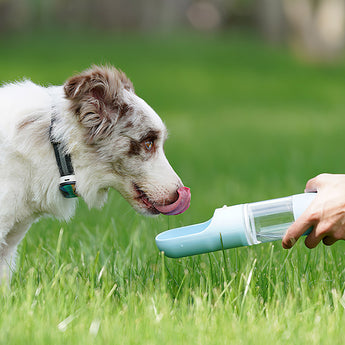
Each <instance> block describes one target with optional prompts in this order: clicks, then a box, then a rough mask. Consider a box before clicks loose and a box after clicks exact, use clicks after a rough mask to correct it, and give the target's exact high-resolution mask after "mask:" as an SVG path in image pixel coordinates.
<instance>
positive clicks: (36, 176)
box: [0, 66, 191, 279]
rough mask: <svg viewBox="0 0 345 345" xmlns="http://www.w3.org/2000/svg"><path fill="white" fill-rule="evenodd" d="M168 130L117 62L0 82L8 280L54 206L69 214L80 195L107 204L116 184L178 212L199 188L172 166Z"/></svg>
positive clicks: (0, 222) (138, 205) (153, 209)
mask: <svg viewBox="0 0 345 345" xmlns="http://www.w3.org/2000/svg"><path fill="white" fill-rule="evenodd" d="M166 139H167V129H166V127H165V125H164V124H163V122H162V120H161V118H160V117H159V116H158V115H157V114H156V113H155V111H154V110H153V109H152V108H151V107H150V106H149V105H148V104H147V103H146V102H145V101H144V100H143V99H141V98H140V97H138V96H137V95H136V93H135V91H134V87H133V84H132V82H131V81H130V80H129V78H128V77H127V76H126V75H125V74H124V73H123V72H122V71H120V70H118V69H116V68H114V67H112V66H92V67H91V68H90V69H88V70H86V71H84V72H82V73H80V74H77V75H75V76H73V77H71V78H69V79H68V80H67V81H66V82H65V83H64V85H62V86H49V87H43V86H39V85H36V84H34V83H33V82H31V81H30V80H24V81H21V82H15V83H10V84H5V85H3V86H2V87H1V88H0V150H1V153H0V180H1V182H2V190H1V193H0V205H1V207H0V279H3V278H4V277H6V279H10V276H11V272H12V271H13V270H14V269H15V256H16V251H17V246H18V244H19V243H20V241H21V240H22V239H23V237H24V236H25V234H26V232H27V230H28V229H29V228H30V226H31V224H32V223H33V222H35V221H36V220H38V219H39V218H40V217H42V216H44V215H52V216H54V217H56V218H58V219H60V220H66V221H67V220H69V219H70V218H71V217H72V216H73V214H74V212H75V208H76V205H77V200H78V198H77V197H78V196H79V197H81V198H83V199H84V200H85V202H86V204H87V205H88V206H89V207H90V208H92V207H101V206H102V205H103V204H104V202H105V201H106V199H107V194H108V190H109V188H114V189H116V190H117V191H119V192H120V194H121V195H122V196H123V197H124V198H125V199H126V200H127V201H128V202H129V203H130V205H131V206H132V207H133V208H134V209H135V210H136V211H138V212H139V213H142V214H145V215H156V214H160V213H161V214H165V215H176V214H180V213H182V212H184V211H185V210H186V209H187V208H188V207H189V205H190V199H191V197H190V190H189V188H187V187H184V185H183V184H182V182H181V180H180V178H179V177H178V175H177V174H176V173H175V171H174V170H173V168H172V167H171V166H170V164H169V162H168V160H167V158H166V157H165V154H164V149H163V144H164V142H165V140H166Z"/></svg>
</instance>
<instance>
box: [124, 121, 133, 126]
mask: <svg viewBox="0 0 345 345" xmlns="http://www.w3.org/2000/svg"><path fill="white" fill-rule="evenodd" d="M133 127H134V123H133V122H132V121H128V122H127V123H126V124H125V126H124V128H133Z"/></svg>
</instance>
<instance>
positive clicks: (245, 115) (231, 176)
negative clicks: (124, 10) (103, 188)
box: [0, 32, 345, 345]
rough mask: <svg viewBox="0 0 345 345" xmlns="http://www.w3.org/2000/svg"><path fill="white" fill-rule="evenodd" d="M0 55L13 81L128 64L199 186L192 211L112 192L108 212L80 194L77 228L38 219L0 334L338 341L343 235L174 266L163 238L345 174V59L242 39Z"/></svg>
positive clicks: (38, 41)
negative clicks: (133, 202)
mask: <svg viewBox="0 0 345 345" xmlns="http://www.w3.org/2000/svg"><path fill="white" fill-rule="evenodd" d="M0 50H1V54H0V76H1V79H2V80H3V81H9V80H14V79H20V78H22V77H23V76H26V77H30V78H31V79H33V80H34V81H35V82H39V83H42V84H49V83H62V82H63V81H64V80H65V78H67V77H68V76H70V75H71V74H72V73H73V72H75V71H80V70H82V69H84V68H86V67H88V66H89V65H90V64H92V63H111V64H114V65H116V66H118V67H120V68H121V69H123V70H124V71H126V72H127V74H128V75H129V76H130V77H131V79H132V81H133V82H134V85H135V87H136V90H137V93H138V94H139V95H140V96H142V97H143V98H145V99H146V100H147V101H148V102H149V103H150V104H151V105H152V106H153V108H154V109H156V110H157V112H158V113H159V114H160V115H161V117H162V118H163V119H164V121H165V122H166V124H167V126H168V128H169V130H170V138H169V140H168V142H167V144H166V148H165V151H166V153H167V156H168V158H169V160H170V162H171V163H172V165H173V166H174V168H175V169H176V171H177V172H178V173H179V174H180V176H181V177H182V179H183V181H184V183H185V184H186V185H188V186H190V187H191V190H192V196H193V197H192V206H191V208H190V210H188V211H187V212H186V213H185V214H183V215H180V216H176V217H163V216H161V217H158V218H153V219H151V218H144V217H142V216H140V215H137V214H135V212H134V211H133V210H132V209H131V208H130V207H129V206H128V205H127V203H126V202H125V201H124V200H122V199H121V198H120V196H119V195H118V194H117V193H116V192H115V191H112V192H111V193H110V195H109V202H108V203H107V205H106V206H105V207H104V208H103V209H102V210H88V209H87V207H86V206H85V204H84V203H83V201H80V207H79V208H78V211H77V214H76V217H75V218H74V219H73V220H72V221H71V222H70V223H68V224H65V223H59V222H57V221H55V220H53V219H49V218H45V219H42V220H41V221H40V222H38V223H36V224H34V225H33V227H32V228H31V230H30V232H29V233H28V234H27V236H26V238H25V239H24V241H23V243H22V244H21V246H20V248H19V254H18V265H17V271H16V272H15V273H14V274H13V280H12V283H11V290H10V291H8V290H6V289H5V288H3V293H2V294H1V296H0V299H1V301H0V304H1V308H2V312H1V314H0V329H1V332H0V344H27V343H32V344H37V345H39V344H49V343H52V344H109V343H112V344H176V343H178V344H180V343H181V344H291V343H293V344H305V343H307V342H308V343H309V344H341V343H343V339H342V325H343V324H344V321H345V315H344V307H345V297H344V289H345V286H344V282H345V270H344V267H345V259H344V258H345V256H344V251H345V250H344V249H345V248H344V244H343V243H336V244H335V245H334V246H332V247H330V248H328V247H324V246H322V245H320V246H319V247H318V248H317V249H314V250H308V249H307V248H306V247H304V245H303V242H302V241H300V243H298V244H297V245H296V246H295V248H294V249H292V250H291V251H284V250H283V249H282V248H281V244H280V243H279V242H276V243H274V244H272V243H268V244H264V245H259V246H253V247H245V248H238V249H233V250H228V251H225V252H217V253H210V254H204V255H200V256H195V257H189V258H183V259H178V260H176V259H169V258H165V257H163V256H162V255H161V254H160V253H159V252H158V250H157V249H156V247H155V244H154V237H155V235H156V234H158V233H159V232H161V231H163V230H166V229H168V228H173V227H176V226H181V225H187V224H192V223H194V222H201V221H205V220H207V219H209V218H210V217H211V216H212V214H213V211H214V209H215V208H217V207H221V206H222V205H224V204H228V205H229V204H236V203H242V202H250V201H257V200H264V199H269V198H274V197H280V196H285V195H290V194H294V193H299V192H301V191H303V188H304V185H305V182H306V181H307V179H308V178H310V177H313V176H315V175H316V174H318V173H321V172H333V173H341V172H344V171H345V160H344V159H343V138H344V135H343V130H344V129H343V128H344V115H343V109H344V108H345V98H344V96H343V95H344V91H345V86H344V85H345V84H344V82H343V80H344V77H345V61H340V62H339V63H337V64H335V65H329V66H317V65H308V64H306V63H303V62H300V61H296V60H295V59H294V58H293V57H292V56H290V55H289V54H288V53H287V51H286V50H284V49H283V48H281V49H278V48H273V47H269V46H266V45H264V44H263V43H262V42H261V41H260V40H258V39H257V38H255V37H253V36H252V35H251V34H246V33H232V34H223V35H217V36H199V35H195V34H184V35H172V36H168V37H167V36H160V35H155V36H145V35H134V34H133V35H130V34H128V35H125V36H124V35H122V36H120V35H115V34H113V35H111V34H99V33H98V34H96V33H86V34H78V33H74V34H72V35H66V34H65V33H56V32H55V33H49V34H47V33H40V34H35V33H28V34H26V35H18V34H17V35H12V36H7V37H0Z"/></svg>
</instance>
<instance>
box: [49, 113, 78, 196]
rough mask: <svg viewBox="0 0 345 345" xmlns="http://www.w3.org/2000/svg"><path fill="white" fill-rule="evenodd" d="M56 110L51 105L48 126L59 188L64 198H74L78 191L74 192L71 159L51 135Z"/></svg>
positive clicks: (74, 184) (74, 182) (74, 181)
mask: <svg viewBox="0 0 345 345" xmlns="http://www.w3.org/2000/svg"><path fill="white" fill-rule="evenodd" d="M56 116H57V112H56V107H55V106H53V107H52V114H51V124H50V128H49V139H50V142H51V144H52V145H53V148H54V153H55V158H56V164H57V166H58V168H59V172H60V184H59V189H60V191H61V193H62V195H63V196H64V197H65V198H76V197H78V193H77V192H76V178H75V175H74V169H73V165H72V161H71V156H70V154H67V153H65V151H66V150H65V149H64V147H63V144H62V143H61V142H60V141H58V140H56V139H55V138H54V136H53V127H54V122H55V120H56Z"/></svg>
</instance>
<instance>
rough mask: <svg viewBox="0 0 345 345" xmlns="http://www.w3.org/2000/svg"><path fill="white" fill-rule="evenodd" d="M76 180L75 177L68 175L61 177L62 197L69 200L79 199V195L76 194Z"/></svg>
mask: <svg viewBox="0 0 345 345" xmlns="http://www.w3.org/2000/svg"><path fill="white" fill-rule="evenodd" d="M75 185H76V180H75V176H74V175H67V176H61V177H60V184H59V189H60V191H61V193H62V195H63V196H64V197H65V198H67V199H70V198H77V197H78V196H79V195H78V193H77V192H76V187H75Z"/></svg>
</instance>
